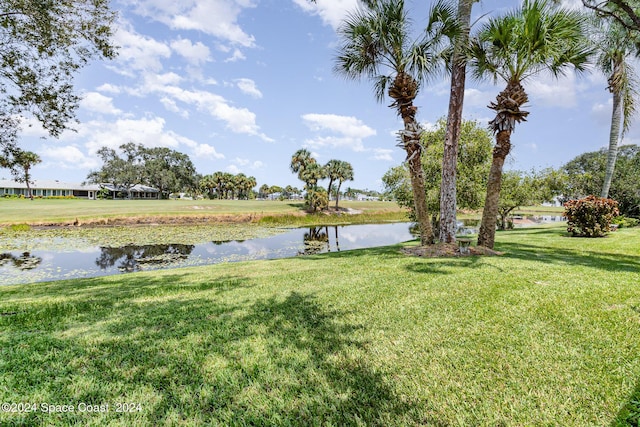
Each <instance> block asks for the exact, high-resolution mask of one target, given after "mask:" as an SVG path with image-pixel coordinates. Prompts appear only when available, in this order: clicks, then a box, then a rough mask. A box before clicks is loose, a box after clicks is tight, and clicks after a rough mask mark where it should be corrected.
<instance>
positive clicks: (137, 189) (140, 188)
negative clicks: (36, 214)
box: [0, 179, 160, 199]
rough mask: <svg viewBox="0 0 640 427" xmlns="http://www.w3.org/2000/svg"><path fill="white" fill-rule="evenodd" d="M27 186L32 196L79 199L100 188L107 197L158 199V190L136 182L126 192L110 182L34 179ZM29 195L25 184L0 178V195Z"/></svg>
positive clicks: (93, 194)
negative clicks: (105, 192) (127, 196)
mask: <svg viewBox="0 0 640 427" xmlns="http://www.w3.org/2000/svg"><path fill="white" fill-rule="evenodd" d="M29 187H30V188H31V194H33V197H55V196H59V197H65V196H67V197H77V198H80V199H96V198H97V196H98V192H100V190H103V189H106V190H107V191H108V192H109V197H112V198H114V199H115V198H117V197H118V196H119V195H120V194H125V195H126V194H127V193H128V194H130V196H131V198H132V199H159V198H160V191H159V190H158V189H156V188H153V187H148V186H146V185H141V184H136V185H134V186H133V187H132V188H130V189H129V191H128V192H127V190H126V189H124V188H120V187H115V186H114V185H112V184H78V183H70V182H61V181H58V180H54V181H47V180H35V181H33V182H32V183H31V184H30V185H29ZM3 196H24V197H29V194H28V190H27V184H25V183H24V182H17V181H12V180H8V179H0V197H3Z"/></svg>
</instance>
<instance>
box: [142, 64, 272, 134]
mask: <svg viewBox="0 0 640 427" xmlns="http://www.w3.org/2000/svg"><path fill="white" fill-rule="evenodd" d="M163 76H169V77H168V78H166V79H163V78H162V76H149V78H147V79H146V81H145V86H144V87H143V88H142V91H144V92H146V93H149V92H155V93H159V94H161V95H162V96H163V98H166V99H165V100H164V101H163V104H164V105H165V107H167V106H168V107H169V108H175V109H179V106H178V105H177V104H176V102H175V101H179V102H182V103H185V104H187V105H190V106H195V107H196V108H198V109H199V110H200V111H204V112H206V113H208V114H210V115H211V116H212V117H214V118H216V119H218V120H221V121H223V122H225V123H226V126H227V128H228V129H230V130H231V131H233V132H236V133H244V134H248V135H254V136H257V137H259V138H261V139H262V140H263V141H266V142H273V139H272V138H270V137H268V136H267V135H265V134H264V133H262V132H260V127H259V126H258V125H257V124H256V115H255V113H253V112H251V111H250V110H248V109H247V108H238V107H234V106H232V105H230V104H229V102H228V101H227V100H226V99H225V98H224V97H222V96H220V95H216V94H214V93H211V92H207V91H202V90H186V89H182V88H181V87H178V86H175V85H172V84H167V85H165V82H166V81H169V82H171V81H173V80H174V77H175V79H178V78H179V76H177V75H175V74H174V73H168V74H165V75H163ZM169 100H173V101H174V102H173V104H172V103H171V102H169Z"/></svg>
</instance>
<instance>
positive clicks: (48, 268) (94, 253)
mask: <svg viewBox="0 0 640 427" xmlns="http://www.w3.org/2000/svg"><path fill="white" fill-rule="evenodd" d="M411 225H412V224H411V223H391V224H367V225H347V226H326V227H312V228H303V229H302V228H301V229H294V230H288V231H284V232H283V233H281V234H278V235H275V236H272V237H266V238H258V239H250V240H245V241H214V242H209V243H206V244H197V245H185V244H165V245H139V246H138V245H128V246H123V247H118V248H113V247H88V248H84V249H83V250H74V251H47V250H33V251H31V252H5V253H0V285H10V284H19V283H35V282H42V281H50V280H60V279H75V278H87V277H97V276H106V275H113V274H120V273H128V272H133V271H141V270H154V269H165V268H178V267H187V266H197V265H208V264H217V263H222V262H235V261H248V260H257V259H274V258H285V257H291V256H296V255H309V254H317V253H323V252H337V251H341V250H349V249H360V248H368V247H376V246H386V245H392V244H395V243H400V242H404V241H407V240H411V239H413V238H414V236H413V235H412V234H411V231H410V228H411Z"/></svg>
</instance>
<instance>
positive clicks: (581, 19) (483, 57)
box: [472, 0, 593, 82]
mask: <svg viewBox="0 0 640 427" xmlns="http://www.w3.org/2000/svg"><path fill="white" fill-rule="evenodd" d="M587 34H588V32H587V29H586V18H585V16H584V15H583V14H581V13H579V12H576V11H572V10H568V9H563V8H560V7H556V6H555V5H554V4H553V3H551V2H549V1H547V0H525V1H524V2H523V4H522V6H521V8H519V9H516V10H514V11H512V12H510V13H508V14H506V15H504V16H502V17H496V18H491V19H489V20H488V21H487V22H486V23H485V24H484V25H483V26H482V28H481V29H480V32H479V34H478V36H477V41H476V43H475V46H474V54H476V55H479V56H480V58H479V60H475V61H472V64H473V65H474V66H475V67H476V69H475V70H474V74H475V75H476V76H483V75H490V76H492V77H493V78H494V79H496V78H498V77H500V78H501V79H503V80H505V81H506V82H509V81H524V80H526V79H527V78H529V77H530V76H533V75H535V74H538V73H540V72H542V71H548V72H550V73H551V74H552V75H553V76H555V77H558V76H560V75H562V74H564V73H565V72H566V71H567V70H568V69H569V68H573V69H575V70H576V71H578V72H581V71H584V70H585V69H586V67H587V65H588V64H589V60H590V57H591V55H592V53H593V48H592V46H591V44H589V43H588V40H587Z"/></svg>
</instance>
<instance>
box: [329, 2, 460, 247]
mask: <svg viewBox="0 0 640 427" xmlns="http://www.w3.org/2000/svg"><path fill="white" fill-rule="evenodd" d="M366 3H367V6H366V7H363V8H361V9H358V10H356V11H355V12H353V13H352V14H351V15H349V17H347V18H346V20H345V21H344V22H343V23H342V25H341V27H340V28H339V30H338V34H339V36H340V38H341V44H342V45H341V47H340V49H339V54H338V57H337V58H336V67H335V70H336V72H338V73H340V74H342V75H344V76H345V77H347V78H349V79H354V80H357V79H360V78H361V77H366V78H368V79H370V80H371V81H373V84H374V91H375V95H376V98H377V100H378V101H380V102H382V101H383V100H384V99H385V95H386V94H388V95H389V97H391V98H392V99H393V103H392V104H391V107H392V108H395V109H396V111H397V113H398V115H399V116H400V117H401V118H402V121H403V123H404V129H403V130H402V131H400V132H399V139H400V144H399V145H400V146H401V147H402V148H403V149H404V150H405V151H406V154H407V157H406V161H407V163H408V165H409V170H410V172H411V185H412V188H413V193H414V203H415V207H416V209H415V210H416V216H417V218H418V223H419V227H420V241H421V244H423V245H427V244H431V243H433V239H434V237H433V230H432V228H431V222H430V220H429V212H428V210H427V202H426V195H425V185H424V173H423V171H422V167H421V161H420V158H421V154H422V150H423V147H422V145H421V142H420V136H421V134H422V128H421V126H420V124H419V123H418V121H417V120H416V112H417V110H418V108H417V107H416V106H415V105H414V103H413V101H414V100H415V98H416V96H417V95H418V91H419V90H420V85H421V83H423V82H424V80H425V79H426V77H427V76H428V75H433V74H434V73H435V72H436V71H438V69H439V67H438V65H440V64H441V62H442V61H441V59H442V57H441V56H440V55H439V54H438V52H439V50H440V49H439V48H440V42H441V41H442V39H443V37H442V35H444V34H450V35H451V34H453V33H454V31H453V30H454V27H457V26H455V25H453V24H454V21H455V19H454V17H455V12H454V11H453V10H452V9H451V8H450V7H448V6H445V5H444V3H437V4H436V5H435V6H434V7H433V9H432V11H431V16H430V21H429V24H430V25H429V26H428V29H432V28H433V29H435V30H437V31H435V30H434V31H433V32H431V33H430V32H425V34H424V35H423V37H422V38H421V39H419V40H414V39H413V38H412V35H413V34H414V33H413V31H412V29H411V21H410V19H409V18H408V15H407V11H406V9H405V6H404V0H375V1H367V2H366ZM436 17H439V18H447V19H442V21H443V22H444V23H446V24H447V25H435V24H434V25H433V26H432V25H431V24H432V23H434V22H436V21H437V18H436ZM456 29H457V28H456Z"/></svg>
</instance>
